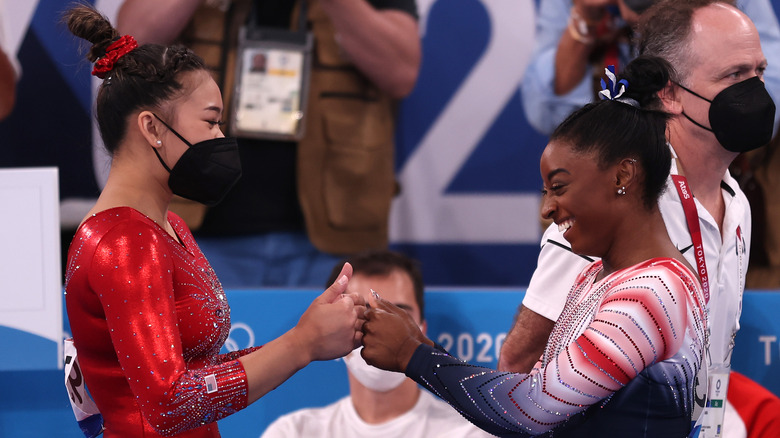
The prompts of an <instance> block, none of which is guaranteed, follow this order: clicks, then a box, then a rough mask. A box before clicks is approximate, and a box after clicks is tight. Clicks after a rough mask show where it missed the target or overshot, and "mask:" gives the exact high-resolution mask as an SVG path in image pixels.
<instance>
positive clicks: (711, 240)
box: [523, 150, 751, 369]
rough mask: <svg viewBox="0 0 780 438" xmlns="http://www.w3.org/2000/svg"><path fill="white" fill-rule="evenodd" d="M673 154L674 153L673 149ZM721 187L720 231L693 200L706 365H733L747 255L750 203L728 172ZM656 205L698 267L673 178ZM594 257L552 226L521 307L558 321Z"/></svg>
mask: <svg viewBox="0 0 780 438" xmlns="http://www.w3.org/2000/svg"><path fill="white" fill-rule="evenodd" d="M672 155H673V156H675V153H674V150H672ZM670 173H671V174H672V175H676V174H677V165H676V161H675V160H672V168H671V172H670ZM721 191H722V194H723V199H724V201H725V203H726V214H725V216H724V218H723V231H722V233H721V230H719V229H718V225H717V222H716V221H715V219H713V217H712V216H711V215H710V214H709V212H708V211H707V210H705V209H704V207H703V206H702V205H701V204H700V203H699V201H698V200H696V199H695V198H694V200H695V202H696V208H697V211H698V214H699V224H700V227H701V234H702V244H703V245H704V254H705V261H706V264H707V273H708V276H709V282H710V301H709V303H708V304H707V308H708V312H709V330H710V340H709V341H710V347H709V355H708V358H707V363H708V367H709V368H710V369H713V368H714V367H715V366H719V365H723V366H725V367H727V368H728V367H730V365H731V352H732V350H733V348H734V337H735V336H736V333H737V330H739V316H740V314H741V313H742V293H743V292H744V290H745V273H746V271H747V266H748V256H749V254H750V232H751V222H750V205H749V204H748V200H747V198H746V197H745V194H744V193H742V191H741V190H740V188H739V185H738V184H737V182H736V181H735V180H734V178H732V177H731V175H730V174H729V172H728V170H727V171H726V173H725V175H723V180H722V182H721ZM658 206H659V208H660V210H661V215H662V216H663V218H664V222H665V223H666V229H667V231H668V232H669V237H670V238H671V240H672V242H673V243H674V244H675V245H676V246H677V248H678V249H680V251H681V252H682V253H683V255H684V256H685V258H686V260H688V262H689V263H690V264H691V266H693V267H694V269H698V268H697V265H696V260H695V258H694V254H693V250H692V239H691V234H690V232H689V231H688V224H687V223H686V221H685V213H684V212H683V207H682V203H681V202H680V196H679V194H678V193H677V189H676V188H675V187H674V184H673V181H672V179H671V177H669V178H668V179H667V181H666V191H665V192H664V194H663V195H661V198H660V199H659V200H658ZM721 235H722V236H723V237H722V238H721ZM592 260H594V259H593V258H589V257H583V256H579V255H577V254H574V253H573V252H572V251H571V245H570V244H569V242H567V241H566V240H565V239H564V238H563V235H562V233H560V232H559V231H558V227H557V225H555V224H552V225H551V226H550V227H549V228H548V229H547V231H545V233H544V236H543V237H542V249H541V252H540V254H539V260H538V265H537V268H536V271H534V274H533V276H532V277H531V282H530V284H529V286H528V290H527V292H526V294H525V298H524V299H523V305H524V306H525V307H527V308H529V309H531V310H533V311H534V312H536V313H538V314H540V315H542V316H544V317H545V318H548V319H550V320H553V321H555V320H557V319H558V315H559V314H560V312H561V310H562V309H563V305H564V303H565V302H566V296H567V295H568V292H569V290H570V289H571V287H572V285H573V284H574V280H575V278H576V277H577V274H579V273H580V272H581V271H582V269H583V268H584V267H585V266H586V265H587V264H588V263H590V261H592Z"/></svg>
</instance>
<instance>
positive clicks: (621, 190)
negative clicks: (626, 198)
mask: <svg viewBox="0 0 780 438" xmlns="http://www.w3.org/2000/svg"><path fill="white" fill-rule="evenodd" d="M625 194H626V186H623V187H621V188H619V189H618V195H625Z"/></svg>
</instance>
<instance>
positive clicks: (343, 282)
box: [339, 275, 349, 286]
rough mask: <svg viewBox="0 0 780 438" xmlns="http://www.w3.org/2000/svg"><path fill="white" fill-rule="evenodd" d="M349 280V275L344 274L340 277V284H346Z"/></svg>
mask: <svg viewBox="0 0 780 438" xmlns="http://www.w3.org/2000/svg"><path fill="white" fill-rule="evenodd" d="M348 281H349V280H348V279H347V276H346V275H342V276H341V277H340V278H339V284H340V285H342V286H343V285H345V284H347V282H348Z"/></svg>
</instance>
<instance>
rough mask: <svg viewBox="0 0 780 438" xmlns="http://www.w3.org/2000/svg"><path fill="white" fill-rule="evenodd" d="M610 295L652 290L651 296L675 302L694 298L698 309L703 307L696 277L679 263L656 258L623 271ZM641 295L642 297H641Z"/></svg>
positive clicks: (699, 286)
mask: <svg viewBox="0 0 780 438" xmlns="http://www.w3.org/2000/svg"><path fill="white" fill-rule="evenodd" d="M611 290H612V291H611V294H610V295H612V296H614V295H615V294H621V293H623V292H626V293H629V294H632V293H633V292H631V291H634V290H653V291H655V294H654V296H655V297H657V298H659V299H661V300H662V301H666V300H668V299H672V300H674V301H675V302H676V301H677V300H678V299H682V297H684V296H689V297H693V298H694V301H696V302H697V303H698V307H700V308H703V307H704V301H703V292H702V289H701V285H700V283H699V280H698V278H697V277H696V275H695V274H694V273H693V272H692V271H691V270H690V269H688V267H687V266H685V265H684V264H683V263H682V262H680V261H679V260H675V259H673V258H666V257H659V258H654V259H650V260H646V261H644V262H642V263H639V264H637V265H634V266H632V267H630V268H627V269H624V270H623V271H621V272H620V273H618V274H616V277H615V278H614V279H613V281H612V285H611ZM641 295H644V294H641Z"/></svg>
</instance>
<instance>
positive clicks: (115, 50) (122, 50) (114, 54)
mask: <svg viewBox="0 0 780 438" xmlns="http://www.w3.org/2000/svg"><path fill="white" fill-rule="evenodd" d="M136 47H138V42H136V40H135V38H133V37H132V36H130V35H125V36H123V37H121V38H119V39H117V40H116V41H114V42H113V43H111V44H110V45H109V46H108V47H106V53H105V54H104V55H103V56H101V57H100V58H99V59H98V60H97V61H96V62H95V67H94V68H93V69H92V75H93V76H97V77H99V78H100V79H103V78H104V77H106V73H108V72H110V71H111V70H113V69H114V64H116V62H117V61H118V60H119V59H120V58H121V57H123V56H125V55H127V54H128V53H130V52H131V51H132V50H133V49H135V48H136Z"/></svg>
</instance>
